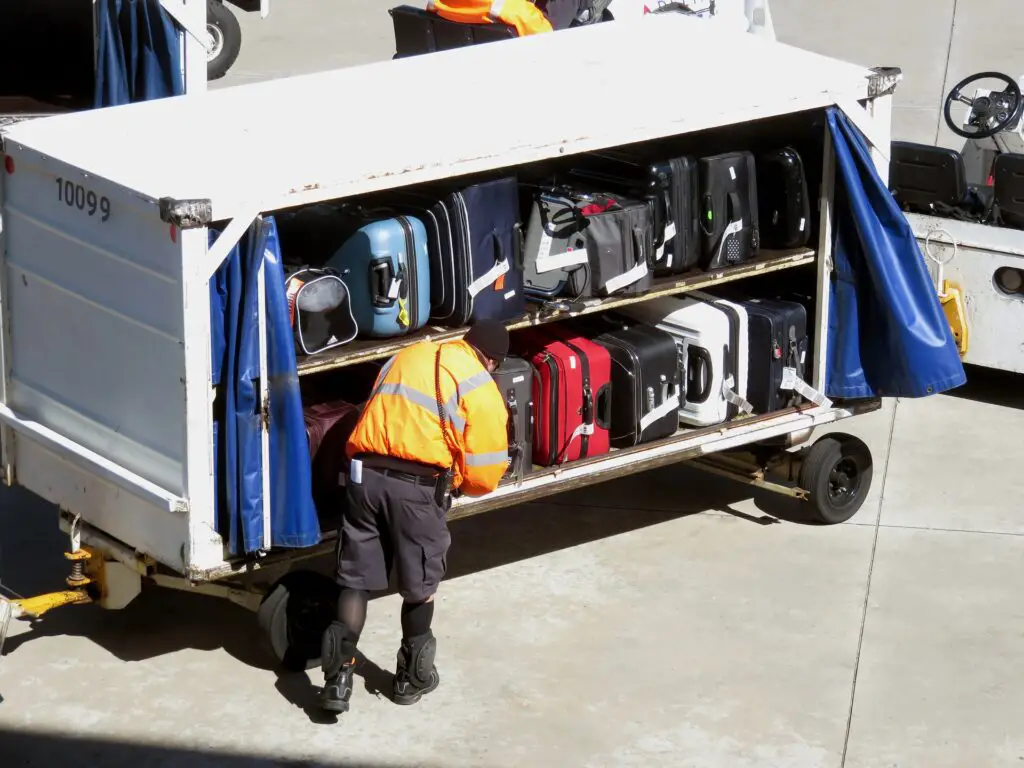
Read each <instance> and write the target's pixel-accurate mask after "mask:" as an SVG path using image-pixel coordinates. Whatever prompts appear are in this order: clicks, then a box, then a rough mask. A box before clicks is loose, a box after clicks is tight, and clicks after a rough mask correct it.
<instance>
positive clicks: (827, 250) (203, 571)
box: [0, 5, 891, 580]
mask: <svg viewBox="0 0 1024 768" xmlns="http://www.w3.org/2000/svg"><path fill="white" fill-rule="evenodd" d="M194 7H196V6H193V8H194ZM203 8H205V5H203ZM681 21H686V20H684V19H681V20H680V22H681ZM680 22H674V20H673V19H672V18H671V16H667V17H665V18H664V19H663V20H662V19H659V20H658V24H659V26H660V25H661V24H665V25H666V26H671V24H672V23H680ZM698 23H700V22H698ZM615 26H616V25H614V24H612V25H597V26H595V27H592V28H585V29H581V30H575V31H569V32H566V33H563V34H564V35H565V36H568V37H569V38H570V39H571V36H572V35H573V34H576V35H580V34H593V35H595V36H597V35H606V34H609V33H608V32H607V31H604V30H601V29H600V27H615ZM190 40H191V37H190ZM510 44H511V45H521V46H522V50H523V52H525V51H526V50H527V46H534V49H535V50H536V49H537V46H539V45H540V46H543V45H546V43H545V42H544V41H542V40H538V39H534V40H529V39H522V40H517V41H509V43H494V44H492V45H489V46H482V47H480V48H479V49H477V50H476V51H472V50H469V49H463V50H461V51H455V52H447V53H444V54H435V55H434V56H432V57H429V58H430V59H432V60H433V66H438V67H440V66H442V64H441V63H439V62H442V61H446V60H447V59H451V58H456V57H466V58H467V59H469V57H474V56H475V57H480V56H483V55H484V54H486V53H487V52H488V50H501V46H506V49H505V50H506V53H511V51H512V50H516V49H509V48H508V46H509V45H510ZM484 49H488V50H484ZM787 55H788V54H787ZM446 57H447V58H446ZM199 58H200V59H201V60H202V61H203V65H204V67H205V58H203V57H202V56H200V57H199ZM416 63H417V64H419V62H416ZM430 64H431V62H426V63H425V64H424V65H430ZM451 64H453V65H454V64H455V62H451ZM446 65H447V64H446ZM371 66H373V67H391V68H393V72H394V73H395V74H397V73H398V71H399V70H398V69H397V68H401V67H409V66H410V64H409V62H408V61H394V62H384V63H382V64H378V65H371ZM363 69H364V70H365V69H368V68H363ZM468 69H470V70H472V68H468ZM325 75H326V76H330V77H335V76H336V75H335V74H334V73H325ZM846 88H847V90H844V91H843V92H842V93H840V94H837V96H836V98H835V99H833V100H831V101H829V100H828V99H827V98H826V99H824V100H823V98H822V95H821V94H816V95H813V94H808V95H807V97H806V98H804V97H801V96H796V97H790V99H789V102H788V105H787V107H786V108H780V107H763V106H762V107H760V109H761V111H760V112H759V113H755V114H756V115H757V116H758V117H768V116H773V115H782V114H787V113H792V112H798V111H801V110H803V109H808V108H811V109H813V108H824V107H827V106H829V105H830V104H838V105H839V106H840V107H841V108H842V109H843V111H844V112H846V113H847V114H848V115H849V116H850V118H851V120H852V121H853V122H854V123H855V124H856V125H858V127H860V128H861V130H862V131H863V132H864V133H865V135H866V136H867V137H868V139H869V141H871V142H872V144H874V145H875V147H874V149H873V153H874V155H875V160H876V163H878V165H879V168H880V170H882V171H884V170H885V166H886V163H887V160H886V154H887V149H888V145H889V141H888V139H889V119H888V117H889V106H888V102H889V101H890V100H891V97H890V96H886V95H883V96H880V97H877V98H874V99H868V98H867V94H868V93H869V90H870V89H869V84H868V80H867V79H866V77H865V80H864V82H863V85H862V90H861V94H862V97H859V98H857V97H855V94H852V93H851V92H850V90H849V89H848V86H846ZM234 90H236V91H238V90H240V89H234ZM860 102H864V103H866V104H868V107H867V108H865V107H864V106H862V105H861V103H860ZM766 103H767V102H766ZM147 106H149V105H147ZM157 107H159V105H157ZM126 109H131V107H129V108H126ZM739 114H740V113H739V111H737V113H736V116H730V117H729V118H728V119H726V120H725V123H726V124H728V123H735V122H739V121H740V120H739V119H738V115H739ZM710 120H711V119H710V118H709V119H708V120H703V119H701V120H697V121H695V122H694V123H693V125H692V126H688V127H687V128H686V129H684V130H679V129H675V128H674V126H673V125H672V124H671V123H666V124H664V125H658V126H655V125H650V126H647V127H644V128H632V129H629V128H627V124H626V123H625V122H623V123H622V124H621V125H619V124H615V125H614V126H613V127H614V130H612V131H610V132H608V133H606V134H604V135H601V136H593V135H591V136H581V137H579V138H577V139H574V140H571V141H567V142H563V143H560V144H551V145H536V144H535V145H527V144H524V145H522V146H519V147H511V148H508V149H507V150H505V151H504V152H503V153H502V154H500V155H497V156H496V155H488V154H483V155H480V156H473V155H470V157H471V159H467V160H464V161H462V162H460V163H459V165H458V167H457V170H454V171H453V170H450V169H448V168H445V167H443V166H421V167H419V168H416V169H412V170H409V171H407V172H404V173H403V174H401V175H400V176H399V177H397V178H395V177H390V178H380V179H372V180H371V179H360V180H358V184H357V183H356V180H350V181H349V182H347V183H340V180H339V183H334V184H322V185H317V186H310V187H307V188H303V189H300V190H290V191H288V192H287V194H281V193H278V194H277V195H274V196H271V197H269V198H267V197H265V198H263V199H261V200H260V202H258V203H257V202H254V201H252V200H249V201H248V202H247V201H246V200H244V199H243V200H238V201H237V202H231V203H229V204H228V205H226V206H225V207H223V208H221V209H218V202H217V201H216V200H214V201H213V205H212V207H213V211H214V215H215V216H217V215H218V210H220V215H221V217H222V220H223V219H229V220H228V223H227V226H226V227H225V228H224V230H223V231H222V233H221V235H220V236H219V237H218V239H217V240H216V241H215V242H214V243H213V244H212V245H209V243H208V230H207V229H206V227H205V226H200V227H197V228H189V229H184V230H180V231H179V232H178V240H177V242H178V247H179V252H180V254H181V264H182V273H181V274H182V284H183V292H184V293H183V297H182V305H183V308H184V322H185V327H184V339H185V343H184V350H183V359H184V374H185V375H184V380H185V431H186V433H187V453H186V455H187V461H186V477H185V488H186V492H185V494H184V498H181V499H174V500H167V501H166V503H165V501H164V500H162V497H160V494H158V493H157V494H155V496H156V498H155V499H154V494H153V493H149V494H148V496H147V494H146V493H145V492H142V489H143V485H142V484H140V483H138V482H137V478H136V477H132V476H130V474H129V473H125V472H124V471H123V468H118V467H116V466H114V467H110V472H109V473H108V475H109V476H104V475H103V474H102V472H100V471H99V468H100V467H101V466H102V461H101V460H99V459H100V457H98V456H96V455H95V454H92V452H90V451H88V450H86V449H85V448H84V447H83V446H81V445H74V444H69V445H64V446H63V447H62V448H63V452H64V453H63V455H62V456H60V457H58V454H57V452H56V451H54V450H50V449H47V450H49V451H50V452H49V457H48V458H44V457H43V456H42V453H43V452H44V451H43V450H42V449H41V450H40V451H38V452H36V453H38V454H39V455H38V456H37V457H36V461H37V463H38V468H37V469H38V471H37V474H36V477H35V480H36V484H37V485H39V486H45V484H46V481H44V480H43V478H44V477H46V476H47V475H48V474H52V473H59V472H61V471H64V470H65V469H67V467H69V466H71V464H73V465H76V472H77V473H78V480H77V482H79V483H82V484H86V485H89V486H90V487H92V488H93V492H94V493H93V495H97V494H98V495H100V496H104V495H105V494H104V493H102V492H100V491H98V489H99V487H100V486H109V485H110V484H111V483H113V484H114V485H116V486H118V487H120V488H122V489H124V490H129V491H131V494H132V495H134V496H135V497H136V498H138V499H139V501H140V502H141V506H138V508H137V509H135V510H133V516H134V518H135V519H134V520H133V521H132V522H131V523H127V522H125V521H123V520H120V519H114V517H113V516H108V515H105V514H102V513H101V511H100V510H99V509H98V508H96V507H89V514H83V518H84V519H85V522H86V523H89V524H92V525H93V526H94V527H96V528H99V529H100V530H102V531H106V532H107V533H108V534H109V535H110V536H112V537H113V538H116V539H120V540H122V541H124V542H127V543H129V544H131V546H132V547H135V548H137V549H139V550H141V551H143V552H146V553H147V554H149V555H152V556H153V557H155V558H156V559H157V560H159V561H161V562H163V563H165V564H168V565H171V566H174V567H177V568H178V569H180V570H181V571H182V572H183V573H184V574H185V575H186V576H188V577H189V578H193V579H196V580H206V579H209V578H213V577H216V576H218V575H228V574H229V573H231V572H232V571H233V570H234V569H235V568H236V567H237V564H232V563H229V562H226V561H225V560H224V554H223V542H222V540H221V538H220V536H218V535H217V534H216V533H215V522H216V521H215V520H214V498H215V489H214V485H213V467H214V459H215V457H214V455H213V439H212V437H213V436H212V419H211V414H212V404H213V402H212V400H213V393H212V389H211V386H210V377H211V370H210V366H211V357H210V352H211V348H210V316H209V311H208V307H209V280H210V277H211V276H212V275H213V274H214V273H215V272H216V270H217V269H218V268H219V266H220V264H222V263H223V260H224V258H225V257H226V256H227V254H228V253H229V252H230V250H231V249H232V248H233V247H234V246H235V245H236V244H237V242H238V241H239V238H241V237H242V235H243V234H244V233H245V231H246V230H247V229H248V227H249V225H250V224H251V223H252V222H253V221H254V220H255V218H256V217H257V216H258V215H259V214H260V211H261V210H272V209H276V208H281V207H288V206H294V205H299V204H306V203H314V202H319V201H323V200H329V199H334V198H338V197H343V196H346V195H347V194H351V193H354V192H367V191H374V190H376V189H384V188H388V187H396V186H405V185H408V184H413V183H416V182H419V181H427V180H431V179H436V178H442V177H444V176H446V175H449V174H451V173H459V174H460V175H461V174H464V173H469V172H473V171H482V170H490V169H492V168H498V167H504V166H508V165H514V164H526V163H529V162H533V161H537V160H542V159H548V158H553V157H558V156H560V155H562V154H565V152H566V150H567V149H568V150H569V151H570V152H583V151H588V150H592V149H600V148H604V147H609V146H615V145H618V144H622V143H629V142H632V141H639V140H649V139H653V138H661V137H667V136H672V135H680V134H682V133H688V132H690V131H694V130H700V129H704V128H707V127H712V125H711V124H704V123H707V122H709V121H710ZM825 130H826V150H825V152H826V156H825V161H826V162H825V171H826V176H825V180H824V181H825V183H824V184H823V192H822V206H821V216H822V225H823V226H822V236H821V240H820V242H819V243H818V260H819V266H818V275H819V277H818V280H819V311H818V315H817V317H816V325H817V328H818V333H817V335H816V338H817V339H818V340H819V344H818V348H817V349H816V350H815V362H816V365H815V366H814V368H815V372H816V373H815V377H816V378H815V381H814V382H812V384H813V385H814V386H815V388H818V389H820V388H821V387H822V385H823V383H822V380H821V379H822V375H823V371H824V369H825V361H826V359H827V355H826V354H825V351H824V346H825V342H824V340H825V338H826V335H827V334H826V331H827V323H828V311H827V299H828V291H827V285H828V274H829V270H830V269H831V229H830V226H831V216H832V200H833V182H834V163H833V161H832V153H831V146H830V144H829V141H828V133H827V131H828V129H827V128H826V129H825ZM15 139H17V137H15ZM26 151H29V152H31V151H35V150H27V149H26ZM474 151H476V148H475V147H474V148H471V149H467V150H466V152H467V153H471V152H474ZM357 186H358V189H357V188H356V187H357ZM140 192H141V193H142V194H145V193H144V190H140V191H136V192H134V193H133V194H135V195H139V194H140ZM154 205H155V200H154ZM261 280H262V278H261ZM261 286H262V282H261ZM261 293H262V291H261ZM261 305H262V301H261ZM261 308H262V307H261ZM263 325H264V324H263V323H261V326H263ZM5 346H6V345H5ZM260 371H261V382H262V383H263V384H262V386H261V398H262V400H263V403H264V407H265V403H266V387H265V382H266V378H267V377H266V372H267V369H266V339H265V334H264V333H261V338H260ZM849 415H853V412H852V411H847V410H843V409H830V408H820V407H819V408H814V409H810V410H804V411H803V412H802V413H800V414H797V415H795V416H788V415H780V417H778V418H777V419H774V418H773V419H769V420H768V421H759V422H756V423H751V424H749V425H736V426H735V427H732V428H730V429H725V428H723V429H722V430H721V434H718V435H715V436H713V438H714V439H711V440H709V439H708V436H704V437H698V436H695V437H693V438H692V440H691V439H684V440H680V441H677V442H674V443H672V444H668V445H665V446H657V447H654V448H651V449H650V453H649V454H648V455H649V456H651V457H656V456H661V455H664V456H665V457H671V458H675V459H679V458H685V457H686V456H687V455H688V451H692V450H694V449H696V448H697V447H698V446H699V445H700V443H701V441H702V440H703V441H705V442H707V443H708V445H709V446H713V448H714V450H720V449H724V448H726V447H732V446H734V445H739V444H742V443H744V442H750V441H751V440H754V439H762V438H767V437H772V436H776V435H781V434H786V433H788V432H793V431H799V430H802V429H806V428H807V427H811V426H815V425H817V424H821V423H827V422H830V421H834V420H836V419H838V418H844V417H846V416H849ZM0 421H3V422H4V423H5V424H6V425H7V426H9V427H10V426H13V427H15V428H16V429H17V430H18V431H19V432H21V433H23V434H24V433H30V434H32V439H33V440H39V438H38V436H39V435H41V434H42V433H41V431H40V430H39V429H35V432H34V433H33V429H34V426H33V425H32V424H31V423H29V422H26V421H25V420H24V419H22V418H20V417H19V415H18V414H15V413H13V412H10V410H9V409H7V412H6V413H5V412H4V411H0ZM36 426H40V425H36ZM44 429H45V428H44ZM58 437H59V436H58ZM262 438H263V440H262V454H263V458H264V466H266V465H267V463H268V462H267V459H268V441H269V436H268V434H267V432H266V429H263V430H262ZM56 442H57V441H53V440H51V441H49V443H47V445H49V446H53V445H55V444H56ZM67 442H70V441H67ZM40 444H42V441H40ZM629 456H630V454H613V455H612V456H610V457H609V458H607V459H604V460H602V461H605V462H606V466H605V469H607V470H608V471H613V470H616V468H618V467H619V465H621V464H623V463H628V462H629V461H630V458H629ZM20 462H21V458H20V456H19V472H20ZM69 462H70V464H69ZM119 469H120V470H122V471H118V470H119ZM587 471H588V470H587V468H586V467H583V466H579V467H568V468H565V469H563V470H560V471H558V472H555V473H541V474H540V475H539V476H538V477H536V478H534V479H532V480H531V479H530V478H527V479H526V480H524V481H523V482H524V484H529V485H528V487H529V488H534V489H539V490H540V491H541V492H543V490H544V489H545V488H547V487H553V486H554V484H555V483H556V482H557V481H558V479H559V478H564V477H570V478H571V477H572V476H574V475H575V474H581V473H584V472H587ZM101 478H102V479H101ZM268 483H269V472H267V473H264V491H265V495H264V530H265V531H266V532H268V528H269V520H270V514H271V510H270V508H269V504H270V503H271V497H270V494H269V492H267V491H268V490H269V489H268V488H267V484H268ZM97 484H99V485H97ZM30 487H31V486H30ZM516 488H518V493H519V494H520V495H521V494H522V491H523V484H520V486H513V487H512V490H508V489H505V490H499V491H498V492H496V494H495V495H494V496H493V497H492V498H491V499H490V501H486V502H483V503H487V504H500V503H501V501H502V499H505V498H506V497H507V498H512V497H513V496H514V495H515V494H516V493H517V490H516ZM32 489H33V490H35V491H36V492H37V493H41V495H44V496H47V493H46V492H45V491H46V490H47V489H46V488H45V487H44V488H42V490H41V489H40V487H34V488H32ZM157 490H159V489H157ZM67 496H68V493H67V491H62V492H60V493H57V492H56V491H54V492H53V493H51V494H50V495H49V498H51V500H54V499H58V498H66V497H67ZM154 501H159V502H160V503H159V504H157V503H154ZM85 503H86V504H87V503H88V502H85ZM464 503H466V504H470V502H468V501H467V502H464ZM460 504H461V502H460ZM169 506H173V507H174V513H175V514H177V515H184V516H185V517H186V518H187V521H188V536H187V542H186V544H187V552H181V553H180V554H173V555H172V554H170V553H169V552H168V549H167V547H166V546H162V547H161V546H154V545H153V544H152V536H141V535H140V530H142V529H145V528H147V527H150V528H152V529H153V530H154V531H158V530H161V529H166V524H167V518H168V512H169V511H170V510H169V509H168V507H169ZM122 517H123V515H122ZM299 556H301V555H299Z"/></svg>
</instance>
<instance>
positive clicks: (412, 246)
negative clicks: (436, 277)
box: [398, 216, 420, 333]
mask: <svg viewBox="0 0 1024 768" xmlns="http://www.w3.org/2000/svg"><path fill="white" fill-rule="evenodd" d="M398 223H399V224H400V225H401V226H402V233H403V234H404V235H405V270H406V272H407V273H408V275H409V278H408V282H407V284H406V291H408V295H409V327H408V328H406V329H405V330H406V333H408V332H410V331H412V329H413V328H415V327H417V323H418V322H419V316H420V300H419V296H420V291H419V280H418V277H419V275H418V274H417V270H416V261H417V254H416V241H415V238H414V237H413V234H412V225H411V224H410V223H409V220H408V219H407V218H406V217H405V216H399V217H398ZM401 266H402V265H399V268H401Z"/></svg>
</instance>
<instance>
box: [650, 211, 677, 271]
mask: <svg viewBox="0 0 1024 768" xmlns="http://www.w3.org/2000/svg"><path fill="white" fill-rule="evenodd" d="M675 236H676V223H675V222H674V221H670V222H669V223H668V224H666V225H665V241H664V242H663V243H662V244H661V245H659V246H658V248H657V250H656V251H655V252H654V260H655V261H661V260H662V259H663V258H664V257H665V246H666V245H668V241H669V240H671V239H672V238H673V237H675ZM665 266H666V267H671V266H672V254H671V253H670V254H669V255H668V260H667V261H666V262H665Z"/></svg>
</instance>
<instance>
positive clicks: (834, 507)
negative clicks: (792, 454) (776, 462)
mask: <svg viewBox="0 0 1024 768" xmlns="http://www.w3.org/2000/svg"><path fill="white" fill-rule="evenodd" d="M871 471H872V460H871V451H870V450H869V449H868V446H867V445H866V444H865V443H864V441H863V440H861V439H859V438H857V437H854V436H853V435H847V434H842V433H839V434H830V435H826V436H825V437H822V438H821V439H820V440H818V441H816V442H815V443H814V445H812V446H811V447H810V449H809V450H808V451H807V453H806V455H805V456H804V459H803V462H802V464H801V466H800V487H801V488H803V489H804V490H805V491H807V494H808V498H807V501H808V503H809V504H810V506H811V509H812V510H813V517H814V520H815V521H816V522H819V523H823V524H825V525H835V524H836V523H843V522H846V521H847V520H849V519H850V518H851V517H853V516H854V515H855V514H856V513H857V510H859V509H860V508H861V505H862V504H863V503H864V499H865V498H867V495H868V491H869V490H870V488H871Z"/></svg>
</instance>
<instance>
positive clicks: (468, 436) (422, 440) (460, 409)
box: [346, 341, 508, 496]
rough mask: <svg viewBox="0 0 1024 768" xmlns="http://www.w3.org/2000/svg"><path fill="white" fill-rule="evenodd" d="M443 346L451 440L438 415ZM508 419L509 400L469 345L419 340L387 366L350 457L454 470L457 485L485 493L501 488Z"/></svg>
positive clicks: (350, 446)
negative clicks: (364, 456) (437, 378)
mask: <svg viewBox="0 0 1024 768" xmlns="http://www.w3.org/2000/svg"><path fill="white" fill-rule="evenodd" d="M438 347H440V348H441V402H442V404H443V406H444V413H445V416H446V418H447V423H448V427H447V429H446V430H445V431H446V433H447V439H445V438H444V437H443V436H442V434H441V425H440V422H439V421H438V417H437V396H436V394H435V391H436V387H435V376H434V370H435V359H436V355H437V350H438ZM507 422H508V411H507V410H506V408H505V401H504V400H503V399H502V397H501V393H500V392H499V391H498V387H497V385H496V384H495V383H494V379H492V378H491V374H490V373H488V372H487V369H486V368H484V366H483V364H482V363H481V362H480V358H479V357H478V356H477V353H476V351H475V350H474V349H473V348H472V347H471V346H470V345H469V344H467V343H466V342H464V341H449V342H445V343H443V344H440V345H439V344H437V343H435V342H433V341H421V342H419V343H417V344H414V345H413V346H411V347H406V348H405V349H403V350H402V351H401V352H399V353H398V354H397V355H395V356H394V357H392V358H391V359H390V360H388V361H387V363H385V364H384V367H383V368H382V369H381V372H380V374H379V375H378V376H377V381H376V383H375V384H374V386H373V391H372V392H371V393H370V397H369V399H368V400H367V402H366V406H365V408H364V409H363V414H362V416H361V417H360V419H359V423H358V424H357V425H356V428H355V430H354V431H353V432H352V435H351V437H349V440H348V444H347V446H346V452H347V453H348V456H349V458H351V457H353V456H355V455H356V454H358V453H375V454H378V455H381V456H391V457H393V458H396V459H405V460H406V461H418V462H421V463H424V464H433V465H434V466H437V467H451V468H452V470H453V475H454V476H453V478H452V488H461V489H462V492H463V493H464V494H466V495H468V496H482V495H483V494H485V493H490V492H491V491H493V490H494V489H495V488H497V487H498V483H499V482H500V481H501V477H502V475H504V474H505V470H506V469H507V468H508V432H507Z"/></svg>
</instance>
